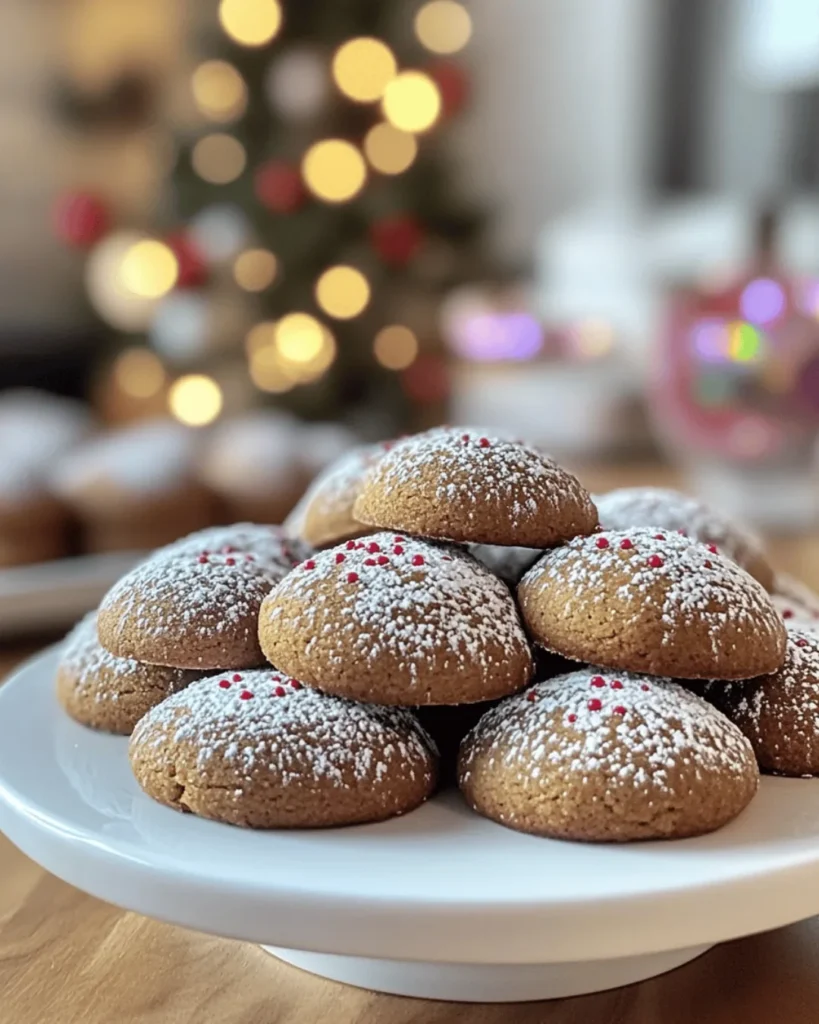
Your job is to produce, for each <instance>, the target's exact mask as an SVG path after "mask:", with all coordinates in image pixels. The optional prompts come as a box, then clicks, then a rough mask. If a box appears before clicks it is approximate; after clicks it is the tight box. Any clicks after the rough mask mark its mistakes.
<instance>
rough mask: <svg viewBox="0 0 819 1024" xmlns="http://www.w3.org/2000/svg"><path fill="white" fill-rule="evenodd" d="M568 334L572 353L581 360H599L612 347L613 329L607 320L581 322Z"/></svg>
mask: <svg viewBox="0 0 819 1024" xmlns="http://www.w3.org/2000/svg"><path fill="white" fill-rule="evenodd" d="M570 333H571V340H572V346H573V349H574V352H575V354H576V355H578V356H579V357H580V358H581V359H601V358H602V357H603V356H605V355H608V353H609V352H611V350H612V348H613V347H614V328H613V327H612V325H611V324H610V323H609V322H608V321H607V320H598V319H590V320H581V321H580V322H579V323H577V324H575V325H574V327H573V328H572V330H571V332H570Z"/></svg>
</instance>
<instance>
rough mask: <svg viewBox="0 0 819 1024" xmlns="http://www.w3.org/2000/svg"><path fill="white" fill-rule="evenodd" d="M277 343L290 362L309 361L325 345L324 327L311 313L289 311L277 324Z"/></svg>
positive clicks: (280, 352)
mask: <svg viewBox="0 0 819 1024" xmlns="http://www.w3.org/2000/svg"><path fill="white" fill-rule="evenodd" d="M274 340H275V345H276V350H277V351H278V353H279V355H280V356H281V357H282V359H283V360H285V361H286V362H288V363H309V362H311V360H313V359H315V358H316V356H317V355H318V354H319V353H320V352H321V350H322V348H323V347H324V327H323V326H322V324H320V323H319V321H318V320H316V318H315V317H313V316H310V314H309V313H288V314H287V316H283V317H282V318H281V320H279V322H278V323H277V324H276V330H275V339H274Z"/></svg>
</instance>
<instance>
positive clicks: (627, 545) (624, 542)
mask: <svg viewBox="0 0 819 1024" xmlns="http://www.w3.org/2000/svg"><path fill="white" fill-rule="evenodd" d="M620 547H621V548H622V549H623V551H628V550H629V548H633V547H634V545H633V544H632V543H631V541H630V540H629V539H628V537H623V539H622V540H621V541H620Z"/></svg>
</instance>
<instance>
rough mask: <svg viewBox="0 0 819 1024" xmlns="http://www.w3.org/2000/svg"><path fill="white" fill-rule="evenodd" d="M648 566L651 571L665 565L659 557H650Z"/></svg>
mask: <svg viewBox="0 0 819 1024" xmlns="http://www.w3.org/2000/svg"><path fill="white" fill-rule="evenodd" d="M648 564H649V565H650V566H651V568H652V569H659V568H660V566H663V565H665V562H664V561H663V560H662V558H660V556H659V555H652V556H651V557H650V558H649V560H648Z"/></svg>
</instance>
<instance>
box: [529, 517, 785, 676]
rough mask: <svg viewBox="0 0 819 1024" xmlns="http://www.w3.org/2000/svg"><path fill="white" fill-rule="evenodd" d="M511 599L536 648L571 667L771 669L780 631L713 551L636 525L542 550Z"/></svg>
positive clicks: (764, 602)
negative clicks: (581, 663) (570, 661)
mask: <svg viewBox="0 0 819 1024" xmlns="http://www.w3.org/2000/svg"><path fill="white" fill-rule="evenodd" d="M518 601H519V603H520V608H521V612H522V614H523V618H524V621H525V622H526V624H527V626H528V627H529V630H530V632H531V634H532V636H533V637H534V639H535V640H536V642H537V643H539V644H542V645H543V646H544V647H546V648H548V649H549V650H552V651H554V652H555V653H557V654H562V655H563V656H564V657H566V658H571V659H573V660H575V661H585V662H589V663H590V664H597V665H608V666H611V667H612V668H618V669H624V670H629V671H632V672H648V673H650V674H651V675H658V676H672V677H678V678H682V679H715V678H717V679H748V678H750V677H751V676H758V675H762V674H764V673H766V672H773V671H775V670H776V669H778V668H779V667H780V666H781V664H782V662H783V660H784V657H785V639H786V634H785V627H784V624H783V622H782V620H781V619H780V618H779V615H778V614H777V612H776V609H775V608H774V606H773V604H772V602H771V599H770V596H769V595H768V594H767V593H766V591H765V589H764V588H763V587H762V586H761V585H760V584H759V583H758V582H757V581H756V580H755V579H753V577H751V576H749V575H748V573H746V572H745V571H744V570H743V569H740V568H739V566H737V565H736V564H735V563H734V562H731V561H730V560H729V559H727V558H724V557H722V556H721V555H719V554H718V553H717V552H716V549H714V550H710V549H709V548H707V547H705V545H703V544H699V543H698V542H697V541H693V540H691V539H690V538H688V537H683V536H681V535H680V534H678V533H665V532H660V531H655V530H654V529H653V528H648V529H647V528H645V527H643V528H636V529H633V530H629V531H614V530H610V531H605V532H603V533H599V534H596V535H595V536H593V537H578V538H576V539H575V540H572V541H569V543H568V544H566V545H564V546H563V547H560V548H555V549H554V550H552V551H547V552H546V553H545V554H544V555H543V557H542V558H541V559H540V561H539V562H537V563H536V565H535V566H534V567H533V568H532V569H530V570H529V572H528V573H527V574H526V575H525V576H524V577H523V579H522V580H521V582H520V585H519V587H518Z"/></svg>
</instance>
